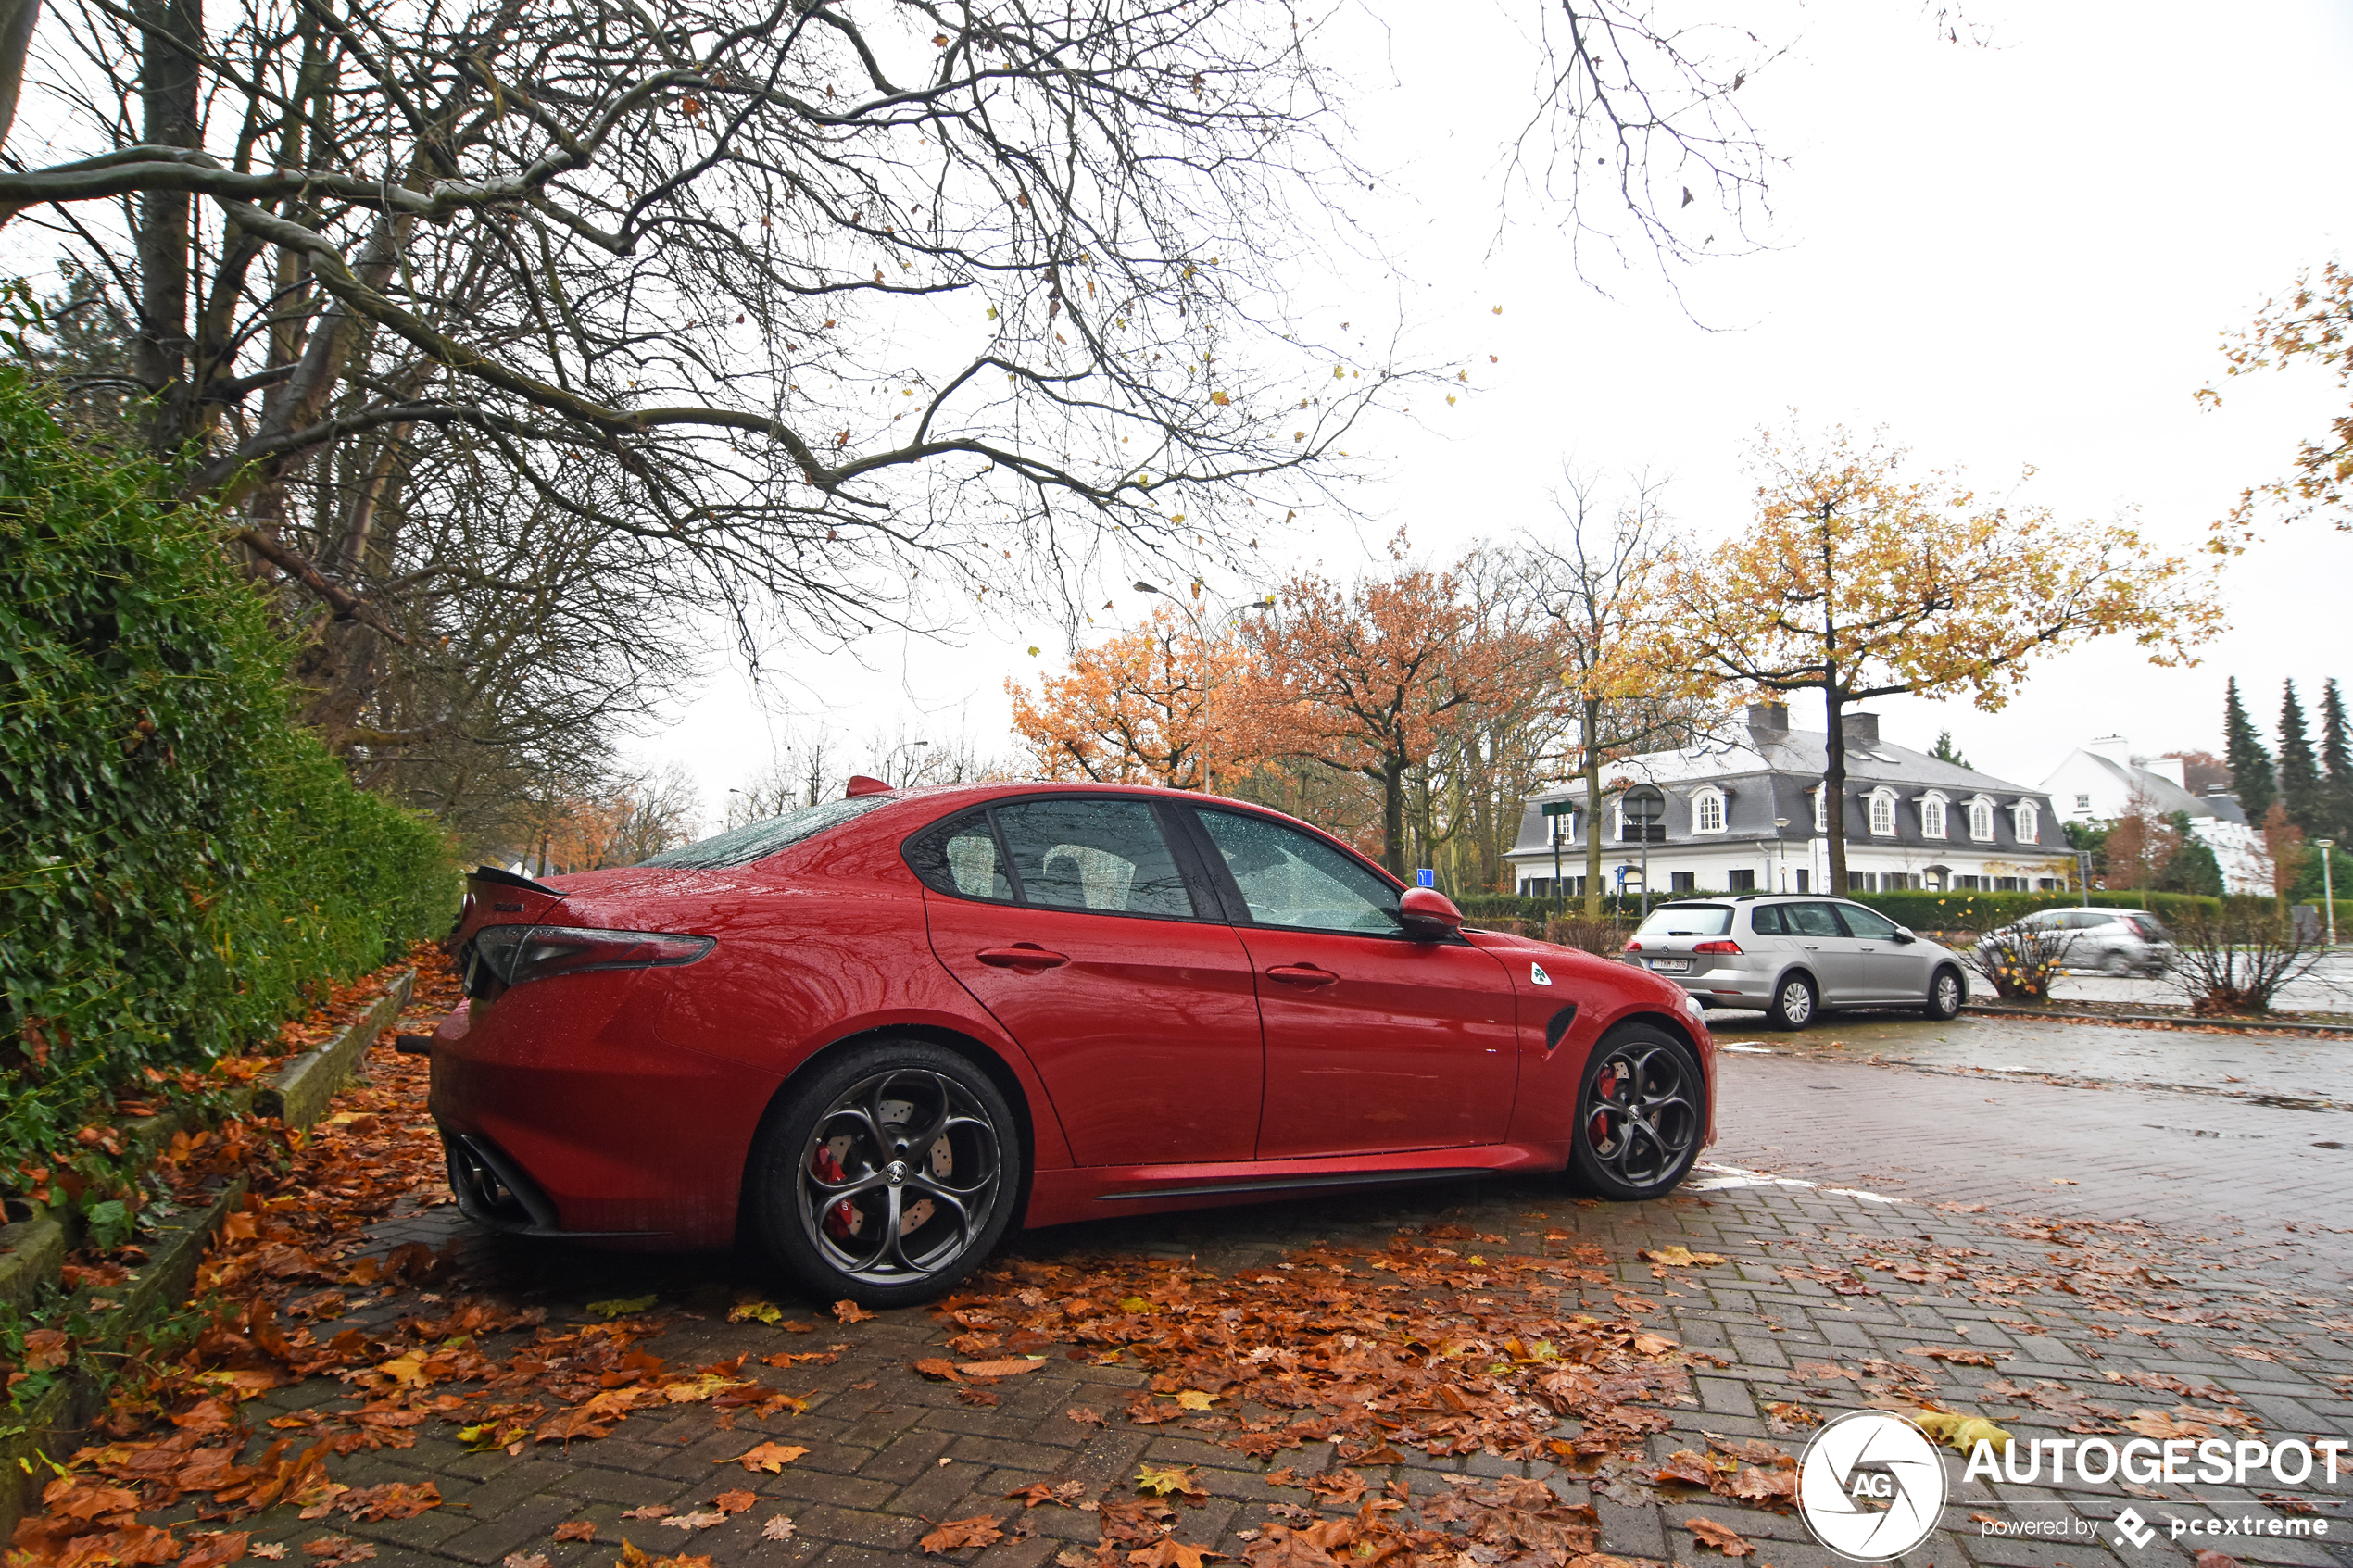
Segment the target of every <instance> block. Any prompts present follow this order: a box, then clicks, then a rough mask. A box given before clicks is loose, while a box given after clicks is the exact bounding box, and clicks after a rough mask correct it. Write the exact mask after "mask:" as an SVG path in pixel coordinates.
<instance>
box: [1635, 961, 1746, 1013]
mask: <svg viewBox="0 0 2353 1568" xmlns="http://www.w3.org/2000/svg"><path fill="white" fill-rule="evenodd" d="M1651 972H1652V973H1653V974H1658V972H1657V971H1656V970H1653V971H1651ZM1658 977H1659V978H1660V979H1661V980H1671V981H1673V982H1674V983H1675V984H1676V985H1680V986H1681V987H1682V988H1683V989H1684V990H1686V991H1688V992H1690V993H1691V994H1692V996H1694V997H1698V998H1699V999H1700V1002H1701V1004H1702V1005H1704V1006H1706V1007H1718V1008H1761V1007H1764V1006H1766V1005H1767V1004H1768V1003H1769V1002H1770V1001H1771V1000H1772V999H1773V977H1772V976H1771V975H1769V974H1762V973H1759V972H1756V971H1755V970H1747V969H1711V970H1704V971H1702V972H1698V973H1696V974H1659V975H1658Z"/></svg>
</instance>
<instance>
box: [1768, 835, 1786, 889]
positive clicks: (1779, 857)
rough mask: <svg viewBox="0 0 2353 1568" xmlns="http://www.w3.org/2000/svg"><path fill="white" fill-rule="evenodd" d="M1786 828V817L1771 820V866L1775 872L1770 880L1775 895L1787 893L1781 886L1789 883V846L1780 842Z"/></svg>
mask: <svg viewBox="0 0 2353 1568" xmlns="http://www.w3.org/2000/svg"><path fill="white" fill-rule="evenodd" d="M1787 826H1789V819H1788V818H1787V817H1775V818H1774V819H1773V864H1774V868H1775V872H1774V874H1773V876H1772V877H1771V879H1770V880H1771V882H1772V890H1773V891H1774V892H1776V893H1786V892H1788V891H1789V889H1788V888H1787V887H1784V886H1783V885H1782V884H1783V883H1786V882H1787V881H1789V846H1788V845H1786V844H1783V843H1782V842H1781V830H1782V829H1783V828H1785V827H1787Z"/></svg>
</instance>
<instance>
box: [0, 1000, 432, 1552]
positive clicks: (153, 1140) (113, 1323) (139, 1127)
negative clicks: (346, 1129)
mask: <svg viewBox="0 0 2353 1568" xmlns="http://www.w3.org/2000/svg"><path fill="white" fill-rule="evenodd" d="M416 978H417V975H416V971H414V970H409V971H408V972H404V973H402V974H401V975H399V976H398V977H397V978H396V979H395V980H394V981H393V983H392V984H391V985H389V986H387V987H386V988H385V990H384V995H383V996H382V997H378V998H377V999H376V1001H375V1002H374V1003H373V1004H372V1005H371V1007H370V1008H369V1009H368V1010H367V1011H366V1012H364V1013H361V1014H360V1015H359V1018H357V1019H355V1020H353V1021H352V1022H350V1023H349V1024H347V1025H346V1026H345V1028H344V1029H343V1031H342V1032H341V1033H340V1034H338V1035H336V1036H335V1037H334V1038H333V1039H332V1040H330V1041H328V1042H327V1043H326V1044H325V1045H323V1046H321V1047H319V1048H318V1049H316V1050H311V1051H305V1052H304V1053H303V1054H302V1055H300V1056H298V1057H296V1058H295V1059H294V1060H292V1061H290V1062H288V1063H287V1064H286V1065H285V1066H284V1067H283V1068H281V1069H279V1071H278V1072H277V1073H276V1074H275V1075H274V1076H273V1077H272V1079H271V1082H269V1083H268V1084H265V1085H260V1086H259V1087H258V1088H257V1089H255V1090H254V1091H253V1092H252V1094H251V1095H250V1097H248V1098H245V1100H244V1102H243V1103H242V1104H234V1103H233V1106H232V1110H233V1112H240V1113H241V1112H245V1111H251V1112H253V1113H256V1114H259V1115H264V1116H275V1117H277V1118H279V1119H280V1120H281V1121H283V1122H284V1123H285V1124H286V1125H287V1126H289V1127H307V1126H308V1125H310V1124H311V1123H314V1122H316V1121H318V1119H319V1118H320V1117H321V1116H322V1115H324V1114H325V1113H326V1110H327V1106H328V1103H329V1101H331V1100H332V1099H333V1098H334V1094H335V1091H336V1090H337V1089H339V1088H341V1087H342V1086H343V1085H344V1081H345V1080H346V1078H348V1077H349V1076H350V1075H351V1073H352V1071H353V1069H354V1068H356V1067H357V1066H358V1065H359V1062H360V1061H361V1060H364V1059H365V1058H366V1055H367V1051H368V1047H370V1046H371V1045H372V1044H373V1043H374V1042H375V1038H376V1036H377V1035H380V1034H382V1033H383V1032H384V1030H385V1029H387V1028H389V1027H391V1026H392V1025H393V1024H394V1023H395V1022H397V1021H398V1020H399V1017H400V1014H401V1011H402V1010H403V1009H405V1008H406V1007H407V1006H408V1005H409V993H410V990H411V988H412V987H413V986H414V985H415V983H416ZM233 1098H234V1097H233ZM188 1125H190V1121H189V1118H188V1117H187V1116H186V1115H185V1114H184V1113H181V1112H174V1113H172V1114H170V1115H169V1116H157V1117H146V1118H142V1119H141V1120H139V1121H136V1122H133V1123H130V1124H129V1125H127V1126H126V1127H124V1128H123V1129H122V1133H123V1135H124V1136H125V1137H126V1138H127V1139H129V1140H131V1141H132V1143H133V1144H134V1147H137V1148H143V1149H144V1150H145V1152H146V1153H147V1154H148V1155H149V1156H150V1157H152V1156H153V1154H154V1153H155V1152H156V1151H157V1149H160V1148H163V1147H164V1146H165V1145H166V1144H167V1143H169V1142H170V1138H171V1135H172V1134H173V1133H175V1132H178V1131H180V1130H181V1129H182V1128H183V1127H186V1126H188ZM244 1200H245V1178H244V1177H242V1176H239V1177H237V1178H236V1179H235V1180H233V1181H232V1182H230V1183H229V1184H228V1185H225V1186H224V1187H222V1188H221V1190H220V1193H219V1195H218V1196H216V1197H215V1198H213V1200H212V1201H211V1202H210V1203H209V1204H208V1206H207V1207H205V1208H204V1209H202V1210H181V1211H180V1212H179V1213H177V1214H174V1215H172V1216H170V1218H169V1219H167V1220H166V1221H165V1222H164V1223H161V1224H159V1225H157V1226H155V1227H153V1228H152V1229H150V1230H147V1231H145V1232H144V1233H143V1234H142V1236H141V1240H140V1245H141V1246H143V1247H145V1248H146V1251H147V1260H148V1261H147V1263H146V1266H145V1267H144V1268H142V1269H140V1270H139V1272H138V1273H135V1274H133V1275H132V1276H131V1278H130V1279H128V1280H126V1281H124V1282H123V1283H122V1284H120V1285H116V1286H98V1287H95V1288H94V1289H93V1288H84V1289H82V1290H79V1291H76V1292H74V1293H73V1294H72V1295H70V1296H68V1297H64V1298H52V1300H51V1302H50V1303H49V1306H50V1310H51V1312H52V1313H53V1314H54V1315H55V1316H57V1318H60V1319H63V1320H68V1321H69V1320H70V1319H71V1318H72V1317H74V1316H76V1315H81V1314H87V1313H88V1312H89V1311H90V1308H91V1306H92V1305H93V1303H94V1301H96V1300H106V1301H109V1302H111V1303H113V1305H112V1306H111V1307H110V1308H109V1309H107V1311H106V1313H105V1314H104V1316H103V1318H102V1320H101V1321H102V1323H103V1327H102V1328H101V1330H100V1332H99V1334H98V1335H97V1336H96V1337H95V1338H94V1340H91V1341H88V1342H85V1344H84V1346H83V1347H82V1348H85V1349H86V1348H96V1349H99V1350H102V1351H120V1349H121V1348H123V1347H124V1346H125V1345H126V1344H128V1343H129V1342H130V1340H131V1339H132V1336H134V1335H136V1334H137V1333H138V1332H139V1331H140V1330H141V1329H143V1328H145V1327H147V1326H149V1325H150V1324H152V1323H157V1322H159V1321H161V1320H163V1319H165V1318H168V1317H170V1315H171V1314H172V1313H173V1312H174V1311H177V1310H178V1308H179V1307H180V1306H181V1305H182V1303H183V1302H185V1301H186V1300H187V1298H188V1294H189V1291H190V1289H191V1287H192V1286H194V1285H195V1278H196V1271H197V1269H198V1267H199V1266H200V1265H201V1264H202V1263H203V1261H204V1255H205V1249H206V1248H207V1247H208V1246H209V1245H210V1243H211V1241H212V1236H213V1233H214V1232H215V1231H217V1230H219V1229H220V1225H221V1223H222V1222H223V1221H225V1220H226V1219H227V1218H228V1217H229V1215H230V1214H231V1213H232V1212H233V1211H234V1210H236V1208H237V1207H238V1205H239V1204H241V1203H242V1202H244ZM79 1222H80V1215H79V1214H78V1213H76V1212H75V1211H74V1210H70V1209H67V1208H63V1207H59V1208H54V1209H52V1210H49V1211H48V1212H46V1213H39V1214H35V1215H34V1216H33V1217H32V1218H31V1219H28V1220H24V1221H20V1222H19V1223H16V1224H12V1225H9V1226H6V1228H5V1229H0V1246H5V1248H6V1250H0V1303H5V1304H6V1305H7V1306H8V1307H10V1308H13V1309H14V1310H16V1311H19V1312H23V1311H29V1310H30V1309H31V1307H32V1306H33V1304H34V1303H35V1302H36V1301H38V1300H40V1299H41V1298H42V1297H43V1295H44V1291H49V1290H51V1289H52V1288H53V1287H58V1286H61V1285H62V1276H61V1274H60V1273H59V1270H60V1268H61V1266H62V1265H63V1264H64V1262H65V1260H66V1254H67V1253H68V1252H69V1251H70V1250H71V1249H72V1248H73V1247H74V1246H75V1245H76V1244H77V1243H78V1242H79V1240H80V1232H81V1225H80V1223H79ZM105 1395H106V1384H105V1382H104V1380H103V1379H101V1378H100V1377H99V1376H98V1375H97V1374H95V1373H94V1372H93V1371H91V1370H90V1368H89V1366H88V1365H87V1363H86V1361H85V1360H84V1359H82V1358H81V1357H79V1356H78V1357H77V1359H76V1361H74V1362H73V1363H72V1364H71V1365H69V1366H68V1367H67V1368H66V1369H65V1371H64V1374H63V1375H62V1376H60V1377H59V1378H58V1379H57V1383H56V1384H55V1385H53V1386H51V1387H50V1388H49V1389H47V1390H46V1391H45V1392H44V1393H43V1394H42V1395H41V1396H40V1397H39V1398H38V1399H35V1400H34V1401H33V1402H32V1403H31V1406H29V1407H28V1408H26V1409H24V1410H22V1411H18V1412H16V1413H15V1415H14V1416H13V1418H12V1417H11V1416H10V1415H9V1414H8V1413H7V1412H6V1411H0V1475H4V1476H5V1479H0V1540H6V1539H7V1538H8V1537H9V1535H10V1534H11V1533H12V1532H13V1531H14V1530H15V1528H16V1524H17V1521H18V1519H19V1518H20V1517H21V1516H22V1515H23V1514H24V1512H26V1511H27V1510H29V1509H31V1508H32V1507H34V1506H35V1505H36V1503H37V1500H38V1499H39V1498H40V1495H41V1488H42V1487H43V1486H45V1485H46V1484H47V1483H48V1481H49V1480H50V1479H51V1478H52V1476H53V1475H54V1474H55V1472H53V1471H52V1470H51V1469H50V1468H49V1464H50V1461H52V1460H54V1459H56V1458H57V1457H58V1456H59V1454H60V1452H61V1451H62V1450H66V1449H70V1448H71V1447H72V1446H74V1445H75V1444H76V1443H77V1442H78V1440H79V1438H80V1436H81V1435H82V1430H83V1429H84V1428H85V1427H87V1426H88V1424H90V1423H91V1422H92V1421H94V1420H95V1419H96V1418H97V1416H98V1414H99V1412H100V1411H103V1410H104V1409H105V1405H106V1398H105Z"/></svg>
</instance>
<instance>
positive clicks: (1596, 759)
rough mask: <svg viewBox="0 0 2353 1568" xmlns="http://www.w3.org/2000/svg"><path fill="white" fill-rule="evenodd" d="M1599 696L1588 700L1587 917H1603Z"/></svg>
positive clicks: (1586, 773)
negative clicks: (1596, 741)
mask: <svg viewBox="0 0 2353 1568" xmlns="http://www.w3.org/2000/svg"><path fill="white" fill-rule="evenodd" d="M1601 727H1602V704H1601V699H1600V698H1599V697H1590V696H1589V697H1587V698H1586V699H1585V734H1584V735H1583V737H1582V739H1583V740H1584V743H1585V918H1586V919H1587V920H1599V919H1601V918H1602V754H1601V752H1600V751H1599V750H1597V749H1596V748H1595V747H1594V745H1593V737H1594V736H1595V735H1596V734H1600V733H1601Z"/></svg>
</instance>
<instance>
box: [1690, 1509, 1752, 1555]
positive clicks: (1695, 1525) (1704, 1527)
mask: <svg viewBox="0 0 2353 1568" xmlns="http://www.w3.org/2000/svg"><path fill="white" fill-rule="evenodd" d="M1683 1528H1684V1529H1686V1530H1689V1531H1690V1532H1691V1533H1692V1538H1693V1539H1695V1540H1697V1541H1698V1542H1699V1544H1700V1545H1702V1546H1709V1547H1714V1548H1715V1549H1717V1550H1718V1551H1720V1552H1722V1553H1723V1554H1724V1555H1725V1556H1727V1557H1746V1556H1747V1555H1748V1554H1749V1553H1750V1552H1752V1551H1755V1549H1756V1548H1755V1547H1754V1546H1753V1545H1751V1544H1750V1543H1749V1541H1748V1539H1747V1537H1743V1535H1742V1534H1741V1533H1740V1532H1739V1531H1738V1530H1735V1529H1733V1528H1732V1527H1731V1526H1730V1525H1729V1524H1718V1523H1716V1521H1715V1520H1713V1519H1701V1518H1697V1517H1693V1518H1691V1519H1686V1520H1684V1521H1683Z"/></svg>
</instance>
